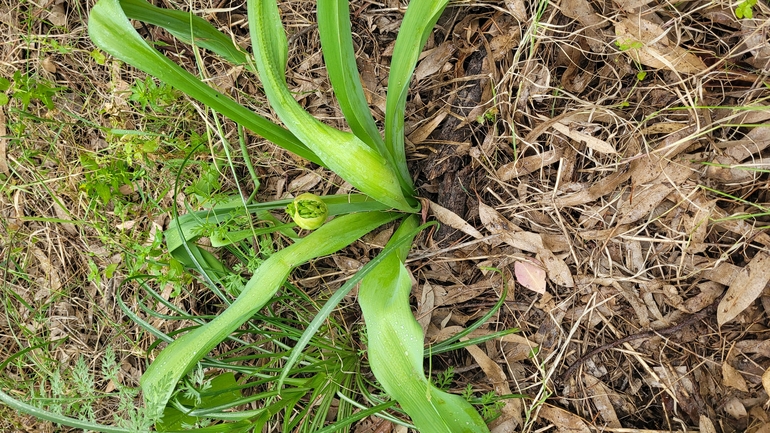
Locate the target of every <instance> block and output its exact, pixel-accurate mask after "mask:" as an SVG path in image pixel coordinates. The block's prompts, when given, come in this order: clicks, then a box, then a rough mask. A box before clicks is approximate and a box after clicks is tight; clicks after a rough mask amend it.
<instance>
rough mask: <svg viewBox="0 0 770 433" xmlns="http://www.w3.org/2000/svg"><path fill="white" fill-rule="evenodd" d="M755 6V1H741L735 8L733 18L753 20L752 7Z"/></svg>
mask: <svg viewBox="0 0 770 433" xmlns="http://www.w3.org/2000/svg"><path fill="white" fill-rule="evenodd" d="M756 5H757V0H743V1H742V2H740V3H738V6H736V7H735V16H736V17H738V19H743V18H746V19H752V18H754V9H753V7H754V6H756Z"/></svg>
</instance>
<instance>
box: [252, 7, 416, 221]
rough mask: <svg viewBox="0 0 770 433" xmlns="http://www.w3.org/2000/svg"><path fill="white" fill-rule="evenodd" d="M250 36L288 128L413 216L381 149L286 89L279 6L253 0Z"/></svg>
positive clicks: (354, 180)
mask: <svg viewBox="0 0 770 433" xmlns="http://www.w3.org/2000/svg"><path fill="white" fill-rule="evenodd" d="M247 5H248V15H249V30H250V32H251V40H252V44H253V47H254V57H255V61H256V64H257V70H258V71H259V75H260V77H261V78H262V84H263V86H264V89H265V94H266V95H267V99H268V100H269V101H270V105H271V107H272V108H273V110H275V112H276V114H277V115H278V117H280V118H281V121H283V123H284V125H286V127H287V128H289V130H290V131H291V132H293V133H294V135H296V136H297V137H298V138H299V139H300V140H301V141H302V142H303V143H304V144H305V145H306V146H307V147H308V148H310V149H312V151H313V152H314V153H315V154H316V155H318V157H319V158H320V159H321V160H322V161H324V163H325V165H326V166H327V167H329V168H330V169H331V170H332V171H334V172H335V173H337V174H338V175H339V176H340V177H342V178H343V179H345V180H346V181H348V182H349V183H350V184H351V185H353V186H354V187H356V188H358V189H359V190H360V191H361V192H363V193H364V194H366V195H368V196H370V197H372V198H373V199H375V200H377V201H380V202H382V203H385V204H387V205H389V206H392V207H393V208H395V209H399V210H402V211H407V212H414V211H415V210H416V208H417V203H409V202H408V201H407V199H406V198H405V197H404V194H403V192H402V191H401V184H400V182H399V180H398V179H399V178H398V176H397V175H396V172H395V171H394V168H393V167H392V166H391V164H390V163H389V162H388V160H387V159H386V158H385V156H383V155H380V154H379V153H378V151H377V150H376V149H373V148H371V147H369V146H367V145H366V143H364V142H363V141H361V139H359V138H358V137H356V136H355V135H354V134H352V133H349V132H343V131H340V130H337V129H335V128H332V127H330V126H328V125H326V124H324V123H322V122H321V121H319V120H317V119H315V118H314V117H313V116H311V115H310V114H309V113H308V112H306V111H305V110H304V109H303V108H302V107H301V106H300V105H299V103H297V101H295V100H294V97H293V96H292V94H291V92H290V91H289V88H288V87H287V85H286V77H285V72H286V53H287V50H288V47H287V40H286V33H285V32H284V30H283V27H282V24H281V17H280V15H279V13H278V5H277V4H276V1H275V0H249V1H248V3H247Z"/></svg>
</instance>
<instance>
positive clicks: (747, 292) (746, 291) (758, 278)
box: [717, 252, 770, 326]
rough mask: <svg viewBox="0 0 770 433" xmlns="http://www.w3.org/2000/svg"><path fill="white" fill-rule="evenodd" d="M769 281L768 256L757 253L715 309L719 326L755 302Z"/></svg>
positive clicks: (769, 267) (769, 262) (769, 259)
mask: <svg viewBox="0 0 770 433" xmlns="http://www.w3.org/2000/svg"><path fill="white" fill-rule="evenodd" d="M768 281H770V256H768V255H767V254H766V253H764V252H759V253H757V255H756V256H754V258H753V259H751V262H749V264H748V265H746V267H745V268H743V269H742V270H741V271H740V272H739V273H738V275H737V276H736V277H735V280H734V281H733V282H732V284H730V287H729V288H728V289H727V293H726V294H725V297H724V298H722V300H721V301H720V302H719V307H718V308H717V323H718V324H719V326H722V325H724V324H725V323H727V322H729V321H731V320H733V319H734V318H735V317H736V316H737V315H738V314H740V313H741V312H742V311H743V310H745V309H746V308H747V307H748V306H749V305H751V303H752V302H754V300H756V299H757V298H758V297H759V295H761V294H762V291H763V290H764V289H765V286H766V285H767V282H768Z"/></svg>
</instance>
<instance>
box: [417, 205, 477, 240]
mask: <svg viewBox="0 0 770 433" xmlns="http://www.w3.org/2000/svg"><path fill="white" fill-rule="evenodd" d="M430 211H431V212H433V216H435V217H436V219H437V220H439V222H441V223H442V224H446V225H448V226H449V227H452V228H453V229H457V230H460V231H461V232H463V233H465V234H467V235H470V236H473V237H474V238H476V239H482V238H483V237H484V235H482V234H481V233H480V232H479V231H478V230H476V229H475V228H473V226H472V225H470V224H468V223H467V222H466V221H465V220H464V219H462V218H460V216H458V215H457V214H456V213H454V212H452V211H451V210H449V209H447V208H445V207H442V206H440V205H438V204H436V203H433V202H432V201H431V202H430Z"/></svg>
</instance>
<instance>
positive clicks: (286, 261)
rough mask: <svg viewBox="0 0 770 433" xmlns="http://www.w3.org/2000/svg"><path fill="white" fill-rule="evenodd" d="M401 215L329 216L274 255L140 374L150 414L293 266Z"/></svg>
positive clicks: (160, 410) (156, 413)
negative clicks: (233, 295) (215, 313)
mask: <svg viewBox="0 0 770 433" xmlns="http://www.w3.org/2000/svg"><path fill="white" fill-rule="evenodd" d="M398 216H399V215H398V214H393V213H387V212H367V213H361V214H350V215H344V216H341V217H338V218H335V219H333V220H331V221H330V222H328V223H326V224H325V225H323V226H322V227H320V228H319V229H318V230H316V231H314V232H313V233H311V234H309V235H308V236H307V237H306V238H304V239H302V240H301V241H299V242H296V243H294V244H292V245H290V246H288V247H286V248H284V249H282V250H280V251H278V252H276V253H275V254H273V255H271V256H270V258H268V259H267V260H266V261H265V262H264V263H263V264H262V265H261V266H260V267H259V268H258V269H257V271H256V272H255V273H254V275H253V276H252V277H251V279H250V280H249V281H248V282H247V283H246V285H245V287H244V288H243V291H242V292H241V294H240V295H239V296H238V298H237V299H236V300H235V301H234V302H233V303H232V304H231V305H230V306H229V307H228V308H227V309H226V310H225V311H224V312H222V313H221V314H220V315H219V316H217V317H216V318H215V319H214V320H212V321H211V322H209V323H207V324H206V325H203V326H201V327H199V328H196V329H195V330H193V331H191V332H189V333H187V334H185V335H183V336H182V337H181V338H179V339H177V340H176V341H174V342H173V343H171V344H169V345H168V347H166V348H165V349H164V350H163V351H162V352H161V353H160V354H159V355H158V357H157V358H156V359H155V361H153V363H152V364H150V366H149V368H148V369H147V371H146V372H145V373H144V375H142V378H141V380H140V384H141V386H142V391H143V392H144V400H145V406H146V407H147V410H148V411H149V413H150V416H151V417H154V418H159V417H160V416H161V415H162V414H163V409H164V408H165V406H166V404H167V403H168V400H169V398H171V395H172V394H173V392H174V389H175V387H176V383H177V382H178V381H179V379H181V378H182V376H184V374H185V373H187V372H188V371H189V370H190V369H192V368H193V367H194V366H195V364H196V363H197V362H198V361H199V360H200V359H201V358H203V357H204V356H205V355H206V354H207V353H208V352H209V351H211V350H212V349H213V348H214V347H216V345H217V344H219V343H220V342H222V341H223V340H224V339H225V338H226V337H227V336H228V335H230V333H231V332H233V331H234V330H236V329H237V328H238V327H239V326H241V325H242V324H243V323H244V322H246V321H247V320H248V319H249V318H250V317H251V316H252V315H253V314H254V313H256V312H257V311H259V309H261V308H262V307H263V306H264V305H265V304H266V303H267V302H268V301H269V300H270V298H271V297H273V295H274V294H275V293H276V292H277V291H278V289H279V288H280V287H281V285H282V284H283V283H284V281H285V280H286V278H287V277H288V276H289V273H290V272H291V270H292V269H294V267H296V266H299V265H301V264H302V263H305V262H307V261H308V260H311V259H314V258H316V257H320V256H324V255H328V254H331V253H333V252H336V251H338V250H339V249H341V248H344V247H345V246H347V245H348V244H350V243H351V242H353V241H355V240H356V239H358V238H359V237H361V236H363V235H364V234H366V233H368V232H369V231H371V230H373V229H374V228H376V227H379V226H380V225H382V224H385V223H387V222H389V221H392V220H393V219H395V218H397V217H398Z"/></svg>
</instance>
